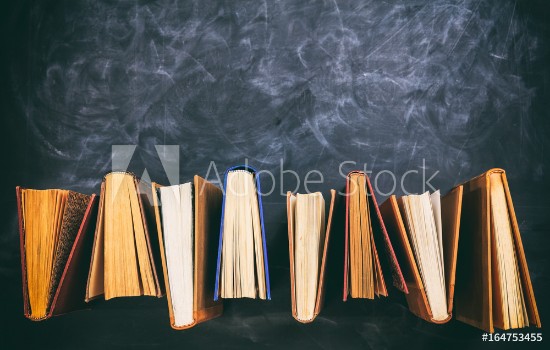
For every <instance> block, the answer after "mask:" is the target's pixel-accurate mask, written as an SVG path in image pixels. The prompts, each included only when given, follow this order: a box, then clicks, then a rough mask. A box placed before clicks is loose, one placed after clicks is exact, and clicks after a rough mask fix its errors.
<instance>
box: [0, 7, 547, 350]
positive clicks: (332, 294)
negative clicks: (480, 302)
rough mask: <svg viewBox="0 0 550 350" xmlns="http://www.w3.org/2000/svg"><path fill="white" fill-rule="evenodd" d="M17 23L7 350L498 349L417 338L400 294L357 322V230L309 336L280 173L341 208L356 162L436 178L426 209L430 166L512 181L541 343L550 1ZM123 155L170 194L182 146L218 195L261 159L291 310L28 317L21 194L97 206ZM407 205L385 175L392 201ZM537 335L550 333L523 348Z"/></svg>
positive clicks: (12, 47)
mask: <svg viewBox="0 0 550 350" xmlns="http://www.w3.org/2000/svg"><path fill="white" fill-rule="evenodd" d="M0 6H1V7H0V9H1V11H0V13H1V16H2V18H1V21H0V25H1V31H0V32H1V35H2V43H1V50H2V51H1V52H2V55H1V60H2V61H1V62H0V63H1V64H0V68H1V72H2V75H1V76H2V84H1V86H0V96H1V97H0V98H1V103H0V106H1V107H0V108H1V113H2V124H1V125H0V129H1V132H2V134H3V135H2V136H3V137H2V138H1V139H2V144H3V148H2V149H3V153H2V154H3V166H2V169H3V173H4V174H3V176H2V178H3V179H4V181H3V184H2V187H1V190H2V197H1V198H2V202H1V205H2V207H1V209H2V210H1V213H2V214H1V215H2V216H1V223H2V224H1V225H2V226H1V231H0V278H1V279H2V284H1V285H2V288H0V300H1V305H2V307H1V308H0V314H1V316H0V318H1V322H2V323H1V328H0V329H1V331H0V334H1V337H0V347H2V348H5V349H9V348H13V347H14V346H15V344H16V343H19V344H20V345H23V347H25V348H27V347H29V348H30V347H32V348H51V347H59V348H75V347H76V346H78V347H85V348H104V349H107V348H126V347H133V348H149V347H163V346H167V347H168V346H169V347H172V348H174V347H180V348H194V347H208V348H214V347H224V348H235V349H240V348H257V347H270V348H304V349H309V348H325V349H332V348H363V349H367V348H372V349H384V348H403V347H412V348H422V347H423V346H425V345H428V344H429V345H433V344H443V345H444V346H445V347H446V348H448V347H451V348H454V347H462V348H464V347H467V348H477V347H482V346H487V345H490V344H488V343H483V342H482V341H481V331H479V330H477V329H474V328H472V327H470V326H467V325H464V324H461V323H460V322H457V321H454V320H453V321H452V322H450V323H449V324H446V325H443V326H436V325H432V324H428V323H426V322H424V321H422V320H420V319H418V318H416V317H415V316H414V315H412V314H411V313H410V312H409V311H408V309H407V308H406V307H405V306H404V304H403V297H402V295H400V294H399V293H398V292H396V290H395V289H391V290H390V293H391V298H390V299H387V300H376V301H350V302H347V303H343V302H341V292H340V290H341V284H342V258H341V255H342V253H341V252H342V244H343V243H342V238H343V223H342V222H338V221H337V222H336V223H335V230H334V231H333V240H332V242H331V244H332V246H331V250H330V256H329V274H328V279H327V284H328V291H327V295H326V304H325V309H324V310H323V312H322V313H321V315H320V316H319V317H318V318H317V320H316V321H315V322H314V323H313V324H310V325H302V324H299V323H298V322H296V321H294V320H293V319H292V317H291V315H290V295H289V281H288V278H289V276H288V275H289V271H288V269H289V268H288V246H287V233H286V209H285V203H284V201H285V198H284V196H283V195H282V194H283V193H284V192H285V191H286V190H292V189H293V188H294V186H295V184H296V181H295V179H294V178H293V177H292V175H290V174H288V173H287V174H285V175H284V176H283V177H281V176H280V175H279V171H280V169H281V163H280V162H281V159H282V160H283V166H284V169H287V170H294V171H297V172H298V174H299V175H300V176H301V180H302V181H303V179H304V176H305V175H306V173H307V172H308V171H309V170H313V169H317V170H319V171H321V172H322V174H323V177H324V183H322V184H314V185H312V186H310V187H309V189H310V190H321V191H323V193H324V194H325V198H328V195H329V193H328V189H329V188H336V189H341V188H342V187H343V186H344V179H343V177H342V176H341V174H340V173H339V171H338V168H339V164H340V163H341V162H343V161H355V162H357V165H356V166H353V165H350V164H347V165H345V166H344V167H343V171H344V172H347V171H349V170H351V169H353V168H363V165H364V164H365V163H366V167H367V169H368V170H372V171H373V175H376V174H378V173H380V172H381V171H385V170H386V171H391V172H394V173H395V175H396V176H397V178H398V180H399V179H401V176H402V175H403V174H405V173H406V172H407V171H408V170H417V171H420V174H411V175H409V176H408V177H407V178H406V180H405V186H406V187H405V188H406V189H407V190H408V191H410V192H418V191H422V189H423V188H422V183H423V180H422V176H421V171H422V167H423V166H424V164H425V171H426V174H427V178H429V177H430V176H432V175H433V174H434V173H436V172H438V173H437V174H436V176H435V177H434V179H433V180H432V181H431V184H432V185H433V186H434V187H436V188H441V189H442V190H443V191H444V192H446V191H447V190H448V189H450V188H451V187H452V186H454V185H456V184H458V183H460V182H463V181H465V180H467V179H469V178H470V177H472V176H475V175H478V174H480V173H482V172H483V171H485V170H487V169H489V168H491V167H502V168H504V169H506V171H507V174H508V178H509V182H510V187H511V191H512V196H513V198H514V203H515V208H516V213H517V217H518V222H519V225H520V229H521V231H522V237H523V243H524V246H525V251H526V255H527V260H528V263H529V269H530V272H531V278H532V281H533V286H534V290H535V294H536V296H537V302H538V306H539V311H540V313H541V318H542V323H543V325H544V324H545V323H546V322H548V321H549V318H548V317H549V313H548V297H547V296H548V294H549V293H550V283H549V282H550V279H549V277H548V276H549V273H550V271H549V270H548V266H549V264H548V256H549V252H550V248H549V247H550V238H549V237H550V229H549V227H550V226H549V225H550V222H549V221H550V220H549V215H548V213H549V209H550V203H549V200H548V197H547V196H548V195H550V185H549V183H548V175H547V174H548V172H549V171H550V169H548V167H549V165H550V164H549V158H548V155H547V154H548V149H549V146H550V137H549V135H550V122H549V120H548V117H549V112H548V111H549V105H548V99H549V97H550V94H549V90H548V89H549V81H550V80H549V78H550V75H549V73H550V70H549V68H550V66H549V65H548V63H549V62H550V55H549V48H550V44H549V42H548V39H549V38H550V36H549V24H548V18H550V12H549V10H548V8H549V6H548V5H547V4H546V2H545V1H518V2H514V1H497V0H494V1H385V2H382V1H366V2H360V1H346V2H344V1H309V2H306V1H272V2H271V1H270V2H261V1H225V2H214V1H195V2H193V1H185V2H184V1H181V2H179V3H178V2H172V1H161V2H153V1H101V2H99V1H4V2H2V5H0ZM118 144H137V145H138V148H137V150H136V152H135V154H134V157H133V158H132V161H131V163H130V170H133V171H134V172H136V173H137V174H142V173H143V171H144V168H145V167H147V170H148V172H149V175H150V176H151V178H152V179H153V180H155V181H158V182H161V183H166V182H167V179H166V176H165V174H164V171H163V168H162V166H161V164H160V161H159V158H158V156H157V154H156V151H155V147H154V146H155V145H162V144H168V145H180V150H181V152H180V157H181V166H180V170H181V176H180V180H181V182H184V181H190V180H191V179H192V176H193V175H194V174H199V175H202V176H205V175H206V173H207V170H208V167H209V164H210V162H211V161H214V162H216V163H215V164H216V166H217V169H218V170H219V171H220V172H222V171H223V170H224V169H225V168H226V167H228V166H231V165H235V164H238V163H243V162H245V159H248V161H249V163H250V164H251V165H252V166H255V167H257V168H258V169H264V170H270V171H273V172H274V173H275V175H276V176H275V178H276V186H275V191H274V193H273V194H271V195H270V196H268V197H265V198H264V201H265V208H264V210H265V216H266V231H267V240H268V252H269V263H270V270H271V271H270V272H271V275H272V281H271V282H272V296H273V300H272V301H270V302H262V301H249V300H236V301H228V302H226V304H225V305H226V308H225V313H224V315H223V317H221V318H219V319H216V320H213V321H211V322H207V323H205V324H202V325H200V326H198V327H196V328H194V329H191V330H188V331H183V332H176V331H173V330H171V329H170V327H169V325H168V311H167V306H166V300H165V299H160V300H156V299H149V298H134V299H126V300H115V301H109V302H103V303H97V304H96V305H94V307H93V310H92V311H82V312H77V313H73V314H70V315H66V316H62V317H57V318H54V319H51V320H49V321H46V322H40V323H33V322H31V321H28V320H26V319H25V318H24V317H23V306H22V300H21V277H20V265H19V252H18V249H19V243H18V238H17V234H18V233H17V228H16V206H15V186H16V185H23V186H26V187H32V188H52V187H54V188H56V187H61V188H68V189H74V190H79V191H82V192H84V193H92V192H96V193H97V192H98V191H99V184H100V181H101V177H102V175H103V174H104V173H105V172H107V171H109V170H110V169H111V146H112V145H118ZM545 151H546V152H545ZM424 160H425V163H424ZM281 178H283V179H284V181H285V184H284V185H282V186H281V182H280V181H281ZM312 178H313V179H318V177H317V176H313V177H312ZM209 179H210V180H215V177H213V176H212V173H210V176H209ZM373 180H374V176H373ZM373 185H375V184H373ZM270 186H271V180H270V179H269V177H266V180H264V188H266V189H268V188H269V187H270ZM392 186H393V184H392V181H391V177H390V176H389V175H388V174H387V173H383V174H382V175H381V176H380V177H379V178H378V188H379V192H381V193H383V194H385V195H382V196H381V198H379V199H381V200H383V199H385V198H386V196H387V194H388V193H389V192H391V190H392ZM399 187H400V186H399V183H398V188H397V189H396V190H395V193H396V194H398V195H401V194H403V191H402V189H401V188H399ZM299 191H302V192H303V191H304V187H303V186H301V187H300V189H299ZM339 208H340V209H339V210H341V206H340V207H339ZM528 331H541V330H535V329H530V330H520V332H522V333H526V332H528ZM543 336H544V335H543ZM493 345H498V347H499V348H502V347H503V346H506V345H503V344H493ZM511 345H512V343H510V344H507V346H511Z"/></svg>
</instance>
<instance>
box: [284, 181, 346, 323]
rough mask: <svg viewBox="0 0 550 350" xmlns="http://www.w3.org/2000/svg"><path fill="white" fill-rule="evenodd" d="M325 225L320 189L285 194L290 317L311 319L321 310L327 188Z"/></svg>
mask: <svg viewBox="0 0 550 350" xmlns="http://www.w3.org/2000/svg"><path fill="white" fill-rule="evenodd" d="M330 192H331V200H330V209H329V214H328V219H327V223H326V227H325V200H324V199H323V195H322V194H321V193H320V192H316V193H310V194H300V193H298V194H296V195H293V194H292V193H291V192H288V193H287V218H288V250H289V257H290V287H291V288H290V289H291V300H292V316H293V317H294V318H295V319H296V320H298V321H300V322H303V323H308V322H312V321H313V320H314V319H315V317H316V316H317V315H318V314H319V312H320V311H321V307H322V303H323V297H324V286H325V285H324V279H325V268H326V259H327V250H328V243H329V237H330V228H331V223H332V213H333V209H334V198H335V197H336V192H335V191H334V190H331V191H330Z"/></svg>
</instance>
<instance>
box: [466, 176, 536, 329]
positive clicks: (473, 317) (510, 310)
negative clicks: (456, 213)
mask: <svg viewBox="0 0 550 350" xmlns="http://www.w3.org/2000/svg"><path fill="white" fill-rule="evenodd" d="M462 186H463V187H464V199H463V209H462V220H461V224H460V244H459V248H458V249H459V251H458V262H457V276H456V294H455V308H456V311H455V314H456V318H457V319H458V320H460V321H462V322H465V323H468V324H470V325H472V326H474V327H478V328H481V329H483V330H485V331H487V332H494V329H495V327H496V328H500V329H503V330H506V329H512V328H521V327H527V326H529V325H534V326H536V327H539V328H540V327H541V322H540V317H539V313H538V309H537V303H536V301H535V294H534V292H533V286H532V284H531V278H530V277H529V269H528V267H527V260H526V258H525V252H524V251H523V243H522V240H521V235H520V232H519V226H518V222H517V219H516V214H515V211H514V205H513V203H512V196H511V194H510V189H509V187H508V181H507V179H506V174H505V172H504V170H502V169H491V170H489V171H487V172H485V173H483V174H481V175H479V176H477V177H475V178H473V179H471V180H469V181H468V182H466V183H464V184H463V185H462Z"/></svg>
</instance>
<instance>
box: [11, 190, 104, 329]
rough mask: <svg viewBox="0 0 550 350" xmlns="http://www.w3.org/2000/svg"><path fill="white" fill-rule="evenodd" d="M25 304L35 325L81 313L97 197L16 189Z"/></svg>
mask: <svg viewBox="0 0 550 350" xmlns="http://www.w3.org/2000/svg"><path fill="white" fill-rule="evenodd" d="M16 194H17V212H18V214H19V234H20V243H21V268H22V276H23V303H24V304H23V305H24V311H25V316H26V317H27V318H29V319H31V320H34V321H39V320H44V319H47V318H49V317H51V316H54V315H59V314H63V313H66V312H69V311H73V310H77V309H80V308H84V307H85V304H84V289H85V286H86V276H87V271H88V263H89V261H90V260H89V259H90V250H91V242H92V240H91V238H92V237H93V236H92V234H93V232H92V231H93V225H90V221H92V220H91V217H93V216H94V215H95V213H96V211H97V198H96V196H95V195H91V196H88V195H85V194H81V193H77V192H73V191H68V190H55V189H52V190H33V189H24V188H21V187H17V188H16Z"/></svg>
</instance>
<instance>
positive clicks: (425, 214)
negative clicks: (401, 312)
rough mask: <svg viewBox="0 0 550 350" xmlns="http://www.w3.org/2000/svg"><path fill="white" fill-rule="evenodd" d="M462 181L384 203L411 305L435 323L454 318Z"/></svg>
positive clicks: (414, 309) (392, 197) (419, 313)
mask: <svg viewBox="0 0 550 350" xmlns="http://www.w3.org/2000/svg"><path fill="white" fill-rule="evenodd" d="M461 208H462V187H460V186H459V187H457V188H455V189H453V190H452V191H451V192H449V193H448V194H447V195H446V196H445V197H441V196H440V193H439V191H436V192H434V193H432V194H431V195H430V194H429V193H428V192H425V193H424V194H421V195H408V196H403V197H401V198H399V199H398V200H397V199H396V197H395V196H391V197H390V198H389V199H388V200H387V201H386V202H384V203H383V204H382V206H381V207H380V209H381V212H382V215H383V216H384V221H385V222H386V225H387V228H388V233H389V234H390V237H391V238H392V241H393V242H394V247H395V248H396V249H395V251H396V254H397V258H398V259H399V260H400V261H401V266H402V268H403V276H404V277H405V281H406V282H407V286H408V287H409V294H408V295H407V296H406V298H407V303H408V304H409V309H410V310H411V311H412V312H413V313H414V314H415V315H417V316H418V317H421V318H423V319H425V320H426V321H429V322H433V323H445V322H448V321H449V320H450V319H451V316H452V308H453V295H454V285H455V271H456V256H457V249H458V235H459V227H460V212H461Z"/></svg>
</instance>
